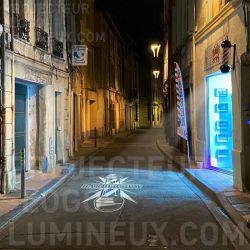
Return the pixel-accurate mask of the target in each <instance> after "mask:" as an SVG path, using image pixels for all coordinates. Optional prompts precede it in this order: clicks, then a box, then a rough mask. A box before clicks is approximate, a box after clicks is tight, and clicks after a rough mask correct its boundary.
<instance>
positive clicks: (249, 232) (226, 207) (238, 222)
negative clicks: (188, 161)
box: [156, 138, 250, 242]
mask: <svg viewBox="0 0 250 250" xmlns="http://www.w3.org/2000/svg"><path fill="white" fill-rule="evenodd" d="M158 140H159V138H157V139H156V144H157V147H158V148H159V150H160V151H161V153H163V154H164V155H165V156H166V157H168V158H169V159H170V160H172V161H173V162H174V163H175V164H176V166H177V167H178V169H183V172H182V173H183V175H184V176H186V177H187V178H188V180H190V181H191V182H192V183H193V184H194V185H195V186H196V187H198V189H200V190H201V191H202V192H204V193H205V194H207V195H208V196H209V197H210V198H211V199H212V200H214V201H215V202H216V203H217V204H218V205H219V206H220V207H221V208H222V209H223V211H224V213H225V214H226V215H227V216H228V217H229V218H230V219H231V220H232V222H233V223H234V225H235V226H236V227H237V228H238V229H239V231H240V232H241V233H242V234H243V235H244V236H245V237H246V238H247V240H248V241H249V242H250V229H249V228H248V227H247V223H246V221H245V220H244V219H243V218H242V217H241V216H240V215H239V214H238V213H237V212H236V211H235V210H234V209H233V208H232V206H231V205H230V204H229V202H228V201H227V200H226V197H225V195H224V192H220V193H218V192H216V191H214V190H213V189H212V188H210V187H209V186H207V185H206V184H205V183H204V182H202V181H201V180H199V179H198V178H196V177H195V176H193V175H192V174H191V173H190V172H189V171H188V169H187V168H186V167H183V165H181V164H180V162H178V161H176V160H175V159H174V158H173V157H172V156H171V155H169V154H168V153H167V152H166V151H164V150H163V148H162V147H161V146H160V143H159V141H158ZM242 225H244V226H242Z"/></svg>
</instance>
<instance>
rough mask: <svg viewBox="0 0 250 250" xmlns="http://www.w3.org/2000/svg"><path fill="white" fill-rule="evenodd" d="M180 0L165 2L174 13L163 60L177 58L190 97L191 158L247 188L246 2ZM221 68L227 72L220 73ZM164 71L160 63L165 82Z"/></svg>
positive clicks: (247, 8) (166, 76)
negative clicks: (190, 18)
mask: <svg viewBox="0 0 250 250" xmlns="http://www.w3.org/2000/svg"><path fill="white" fill-rule="evenodd" d="M184 2H185V3H183V1H181V6H180V1H170V5H169V1H166V6H167V7H168V10H169V8H170V9H172V10H174V12H173V13H174V14H173V17H172V19H171V20H167V23H168V24H167V25H169V24H170V25H171V29H172V32H171V37H167V46H166V50H165V64H168V62H169V60H170V61H171V62H173V61H177V62H178V63H179V64H180V65H181V69H182V72H183V79H184V85H186V84H188V85H190V86H189V88H190V93H191V95H189V99H190V100H187V101H188V102H190V108H188V109H189V110H190V111H191V112H187V113H188V116H189V117H188V119H190V127H191V130H190V134H191V138H192V140H191V142H192V143H191V145H192V147H191V149H192V159H193V160H194V161H195V162H201V163H202V165H203V166H204V167H206V168H209V169H211V170H213V169H214V170H219V171H222V172H226V173H229V174H230V173H231V174H232V175H233V177H234V185H235V186H236V187H237V188H239V189H240V190H244V189H249V185H250V182H249V179H250V173H249V166H248V164H247V162H248V155H249V152H248V150H249V147H248V139H247V138H248V136H249V127H248V126H249V125H248V124H249V122H248V121H249V112H248V108H249V85H248V79H249V73H248V72H249V56H248V55H249V54H248V53H249V38H248V36H247V34H248V32H249V31H248V28H247V25H248V23H246V22H247V20H248V16H249V11H248V10H249V5H248V4H247V1H238V0H232V1H226V0H225V1H224V0H223V1H212V0H208V1H205V0H196V1H184ZM178 4H179V5H178ZM178 6H179V7H178ZM177 9H178V11H179V12H180V11H181V12H182V13H190V16H191V17H195V19H194V20H190V21H188V20H189V19H188V18H187V17H188V16H187V15H184V14H183V15H181V13H179V14H177V15H176V11H177ZM191 13H193V15H191ZM176 16H182V17H184V20H183V21H181V20H182V19H181V18H177V19H176V18H175V17H176ZM185 17H186V18H185ZM185 20H186V21H185ZM180 22H182V23H180ZM187 24H190V27H191V29H190V30H189V27H188V26H187ZM168 29H169V27H168ZM188 31H190V34H188V33H187V32H188ZM175 32H176V35H175ZM183 32H184V37H183V36H182V34H183ZM178 39H179V41H178ZM225 41H226V42H225ZM229 42H230V43H229ZM169 44H170V45H169ZM181 44H182V45H181ZM223 44H227V46H224V47H223ZM228 44H229V46H228ZM178 45H180V46H178ZM168 46H171V52H169V50H168V49H167V47H168ZM176 47H177V48H176ZM185 47H186V48H185ZM235 48H236V50H235ZM176 51H177V52H178V54H179V60H178V58H177V57H176ZM169 53H171V55H170V56H169ZM186 55H188V56H186ZM186 58H187V59H188V60H187V59H186ZM222 66H223V67H222ZM227 66H229V67H230V68H229V72H227V73H226V72H225V71H223V72H224V73H222V69H224V70H225V68H227ZM169 70H172V73H173V69H171V67H167V66H166V65H165V73H166V74H165V80H169V79H171V77H170V75H169ZM186 72H189V73H188V74H187V73H186ZM167 84H169V82H167ZM170 84H171V83H170ZM172 86H174V85H173V83H172ZM187 87H188V86H186V87H185V92H187ZM172 89H173V87H172ZM174 92H175V89H174V90H173V91H172V92H168V96H169V95H170V94H172V97H171V96H170V97H169V99H171V98H172V99H173V98H174V99H175V97H174ZM171 104H172V106H171V108H170V109H172V110H173V109H174V110H175V105H174V104H173V102H172V103H171ZM186 106H188V105H186ZM174 113H175V112H174ZM173 132H174V130H173V126H172V131H171V133H173Z"/></svg>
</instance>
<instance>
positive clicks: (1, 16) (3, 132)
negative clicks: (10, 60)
mask: <svg viewBox="0 0 250 250" xmlns="http://www.w3.org/2000/svg"><path fill="white" fill-rule="evenodd" d="M4 9H5V3H4V0H1V10H0V12H1V13H0V22H1V25H2V26H3V33H2V36H1V90H0V91H1V95H0V96H1V97H0V98H1V100H0V105H1V108H0V112H1V142H0V145H1V156H0V157H1V159H0V160H1V190H0V191H1V193H4V192H5V185H4V184H5V173H6V157H5V153H6V145H5V138H6V127H5V124H6V107H5V106H6V98H5V52H6V51H5V15H4Z"/></svg>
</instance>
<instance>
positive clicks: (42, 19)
mask: <svg viewBox="0 0 250 250" xmlns="http://www.w3.org/2000/svg"><path fill="white" fill-rule="evenodd" d="M47 7H48V5H47V1H46V0H36V1H35V8H36V10H35V12H36V13H35V17H36V20H35V22H36V46H37V47H38V48H40V49H43V50H46V51H48V47H49V46H48V44H49V35H48V33H47V32H45V30H48V27H46V26H47V25H46V21H47V20H48V8H47Z"/></svg>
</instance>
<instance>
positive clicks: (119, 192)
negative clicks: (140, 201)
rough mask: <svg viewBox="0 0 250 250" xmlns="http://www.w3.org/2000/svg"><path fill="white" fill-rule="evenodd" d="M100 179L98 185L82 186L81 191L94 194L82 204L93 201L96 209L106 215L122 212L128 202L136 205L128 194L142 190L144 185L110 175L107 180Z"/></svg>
mask: <svg viewBox="0 0 250 250" xmlns="http://www.w3.org/2000/svg"><path fill="white" fill-rule="evenodd" d="M99 179H100V180H99V181H96V183H89V184H84V185H82V187H81V189H83V190H90V193H94V194H93V195H91V196H90V197H89V198H88V199H86V200H84V201H83V202H82V203H85V202H88V201H93V202H94V208H95V209H96V210H97V211H99V212H104V213H105V212H106V213H110V212H115V211H118V210H120V209H121V208H122V207H123V206H124V205H125V202H126V200H128V201H131V202H133V203H136V201H135V200H134V199H133V198H132V197H130V196H129V195H128V194H127V193H130V194H131V193H133V192H132V190H140V189H142V187H143V185H140V184H134V183H131V180H129V178H128V177H126V178H123V177H122V176H120V175H116V174H110V175H108V176H106V177H105V178H103V177H99Z"/></svg>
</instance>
